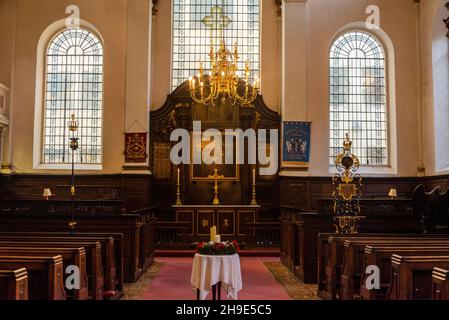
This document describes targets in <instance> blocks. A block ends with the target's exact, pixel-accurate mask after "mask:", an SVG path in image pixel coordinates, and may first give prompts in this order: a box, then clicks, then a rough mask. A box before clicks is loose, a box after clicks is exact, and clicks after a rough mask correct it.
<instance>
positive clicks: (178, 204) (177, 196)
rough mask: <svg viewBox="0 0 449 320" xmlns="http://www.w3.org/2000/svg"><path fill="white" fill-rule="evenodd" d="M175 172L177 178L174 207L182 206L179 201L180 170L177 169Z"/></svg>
mask: <svg viewBox="0 0 449 320" xmlns="http://www.w3.org/2000/svg"><path fill="white" fill-rule="evenodd" d="M176 171H177V178H176V202H175V205H177V206H182V201H181V180H180V173H181V170H180V169H179V168H178V169H177V170H176Z"/></svg>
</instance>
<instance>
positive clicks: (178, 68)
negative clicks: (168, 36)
mask: <svg viewBox="0 0 449 320" xmlns="http://www.w3.org/2000/svg"><path fill="white" fill-rule="evenodd" d="M259 2H261V1H260V0H173V55H172V89H175V88H176V87H177V86H179V85H180V84H181V83H183V82H184V81H186V80H188V79H189V77H190V76H192V75H195V74H196V73H197V72H198V67H199V62H200V61H202V62H204V63H205V68H206V69H209V67H210V66H209V51H210V45H211V41H212V43H213V44H215V45H217V44H219V42H220V41H221V39H222V38H224V39H225V42H226V45H227V47H228V49H229V48H230V49H231V50H232V48H233V45H234V43H235V42H236V43H237V45H238V48H239V58H240V59H239V62H238V72H239V74H240V75H242V74H243V70H244V69H245V63H246V62H247V61H249V62H250V68H251V70H252V73H251V77H256V76H258V77H259V68H260V67H259V49H260V41H259V38H260V29H259V28H260V19H259V10H260V6H259ZM259 78H260V77H259ZM251 83H252V79H251Z"/></svg>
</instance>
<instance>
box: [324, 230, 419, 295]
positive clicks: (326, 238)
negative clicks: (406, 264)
mask: <svg viewBox="0 0 449 320" xmlns="http://www.w3.org/2000/svg"><path fill="white" fill-rule="evenodd" d="M385 235H387V236H401V235H400V234H397V233H396V234H393V233H389V234H381V233H366V234H356V235H339V234H335V233H320V234H319V235H318V296H319V297H321V298H322V299H329V298H330V297H329V296H328V295H327V290H326V264H327V262H328V258H329V237H332V239H337V238H340V239H344V240H346V239H347V238H349V237H377V236H385ZM410 236H412V234H410ZM344 240H342V241H341V243H340V245H341V250H343V249H342V247H343V243H344ZM336 244H337V243H336ZM333 254H334V256H333V257H332V259H333V261H335V260H336V252H334V253H333ZM329 263H331V261H329ZM332 264H333V262H332ZM340 265H341V263H340Z"/></svg>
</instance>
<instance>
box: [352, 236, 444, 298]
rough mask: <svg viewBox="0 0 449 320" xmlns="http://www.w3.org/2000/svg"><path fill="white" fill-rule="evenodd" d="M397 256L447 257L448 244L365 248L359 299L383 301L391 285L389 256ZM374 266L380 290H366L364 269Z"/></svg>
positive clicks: (393, 245)
mask: <svg viewBox="0 0 449 320" xmlns="http://www.w3.org/2000/svg"><path fill="white" fill-rule="evenodd" d="M393 254H399V255H425V256H427V255H449V244H446V245H444V244H442V245H428V246H423V245H422V244H420V245H411V244H407V245H404V244H402V245H397V244H391V245H379V246H366V247H365V258H364V266H362V269H361V270H360V272H361V273H362V277H361V280H360V298H361V299H363V300H384V299H385V295H386V293H387V291H388V289H389V287H390V283H391V279H390V276H391V256H392V255H393ZM369 265H374V266H377V267H379V271H380V275H379V276H380V289H371V290H370V289H368V288H367V287H366V286H365V282H366V278H367V274H366V273H365V270H366V267H367V266H369Z"/></svg>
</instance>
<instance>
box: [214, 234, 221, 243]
mask: <svg viewBox="0 0 449 320" xmlns="http://www.w3.org/2000/svg"><path fill="white" fill-rule="evenodd" d="M215 242H221V237H220V235H219V234H217V235H216V236H215Z"/></svg>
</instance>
